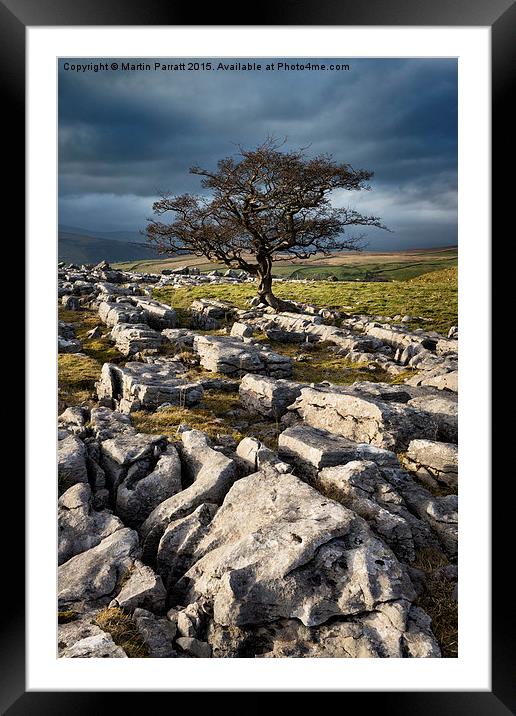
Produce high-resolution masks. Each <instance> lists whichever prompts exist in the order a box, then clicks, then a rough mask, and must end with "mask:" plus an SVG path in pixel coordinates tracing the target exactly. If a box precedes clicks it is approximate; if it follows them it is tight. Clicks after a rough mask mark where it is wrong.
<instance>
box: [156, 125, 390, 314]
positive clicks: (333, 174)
mask: <svg viewBox="0 0 516 716" xmlns="http://www.w3.org/2000/svg"><path fill="white" fill-rule="evenodd" d="M190 173H191V174H198V175H199V176H200V177H202V180H201V186H202V187H203V188H204V189H207V190H208V191H209V192H210V195H209V196H194V195H191V194H182V195H181V196H172V195H170V194H163V195H162V197H161V199H160V200H159V201H157V202H155V203H154V204H153V211H154V214H155V215H156V216H157V217H161V216H163V215H164V214H168V213H169V212H170V213H171V214H173V216H174V218H173V220H172V222H171V223H163V222H162V221H160V220H159V219H155V220H153V219H149V220H148V221H149V223H148V225H147V228H146V235H147V239H148V240H149V241H150V242H152V243H153V244H155V246H156V248H157V250H158V252H159V253H161V254H174V253H177V252H178V251H185V250H187V251H190V252H191V253H193V254H195V255H196V256H205V257H206V258H207V259H209V260H210V261H219V262H222V263H224V264H226V265H227V266H229V267H233V268H240V269H243V270H244V271H247V272H248V273H250V274H251V275H253V276H256V278H257V284H258V297H259V299H260V303H261V304H265V305H269V306H272V307H273V308H275V309H277V310H286V309H289V310H292V305H291V304H290V303H288V302H286V301H282V300H280V299H279V298H277V297H276V296H275V295H274V293H273V291H272V263H273V261H278V260H281V259H283V260H284V259H285V258H287V257H289V256H291V257H295V258H297V259H307V258H309V257H310V256H312V255H313V254H315V253H323V254H325V255H329V254H330V253H331V252H333V251H335V250H353V249H354V250H356V249H358V248H359V247H360V240H361V239H362V236H350V235H348V233H347V232H348V227H355V226H377V227H380V228H386V227H384V226H383V224H382V223H381V221H380V219H379V217H377V216H363V215H362V214H360V213H359V212H357V211H354V210H352V209H338V208H335V207H333V206H332V204H331V202H330V195H331V193H332V192H333V191H334V190H335V189H346V190H348V191H351V190H360V189H369V186H368V185H367V181H368V180H369V179H370V178H371V177H372V176H373V172H371V171H367V170H364V169H353V168H352V167H351V166H350V165H349V164H337V163H336V162H334V161H333V158H332V157H331V156H330V155H321V156H317V157H315V158H313V159H309V158H307V156H306V153H305V150H304V149H300V150H298V151H290V152H282V151H280V145H278V144H277V143H276V142H275V141H274V140H273V139H267V140H266V141H265V142H264V143H263V144H261V145H260V146H259V147H257V148H256V149H252V150H245V149H243V148H241V147H240V148H239V154H238V155H237V158H234V157H227V158H226V159H221V160H220V161H219V162H218V164H217V169H216V171H208V170H207V169H201V168H199V167H197V166H195V167H192V168H191V169H190Z"/></svg>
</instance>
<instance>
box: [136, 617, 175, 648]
mask: <svg viewBox="0 0 516 716" xmlns="http://www.w3.org/2000/svg"><path fill="white" fill-rule="evenodd" d="M133 619H134V621H135V622H136V625H137V627H138V631H139V632H140V634H141V636H142V638H143V641H144V642H145V644H146V646H147V648H148V650H149V656H150V657H151V658H152V659H167V658H171V657H175V656H177V654H176V652H175V650H174V647H173V646H172V639H173V638H174V634H175V628H174V626H173V625H172V624H171V623H170V622H169V621H168V620H167V619H166V618H161V619H160V618H158V617H156V616H155V615H154V614H152V612H150V611H148V610H146V609H141V608H137V609H135V610H134V613H133Z"/></svg>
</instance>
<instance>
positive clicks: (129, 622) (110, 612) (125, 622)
mask: <svg viewBox="0 0 516 716" xmlns="http://www.w3.org/2000/svg"><path fill="white" fill-rule="evenodd" d="M94 623H95V624H96V625H97V626H99V627H100V628H101V629H102V630H103V631H105V632H107V633H108V634H111V637H112V639H113V641H114V642H115V644H117V645H118V646H121V647H122V649H123V650H124V651H125V653H126V654H127V656H128V657H129V658H130V659H142V658H146V657H148V656H149V649H148V647H147V645H146V644H145V642H144V640H143V638H142V635H141V634H140V632H139V631H138V627H137V626H136V622H135V621H134V619H133V618H132V617H131V616H130V615H129V614H127V612H124V610H123V609H120V608H118V607H106V608H105V609H102V611H100V612H99V613H98V614H97V616H96V617H95V620H94Z"/></svg>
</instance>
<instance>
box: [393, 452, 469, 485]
mask: <svg viewBox="0 0 516 716" xmlns="http://www.w3.org/2000/svg"><path fill="white" fill-rule="evenodd" d="M458 457H459V455H458V448H457V446H456V445H453V444H451V443H439V442H434V441H432V440H412V442H411V443H410V444H409V446H408V450H407V453H406V460H405V465H406V466H407V467H408V468H409V469H411V470H413V471H414V472H415V473H416V474H417V475H418V476H419V477H421V478H422V479H423V480H424V479H427V480H428V479H429V481H430V484H431V485H432V486H436V485H437V483H443V484H444V485H446V486H448V487H451V488H456V487H457V479H458Z"/></svg>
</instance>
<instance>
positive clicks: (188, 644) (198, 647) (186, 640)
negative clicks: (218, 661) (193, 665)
mask: <svg viewBox="0 0 516 716" xmlns="http://www.w3.org/2000/svg"><path fill="white" fill-rule="evenodd" d="M176 644H177V645H178V646H180V647H181V649H183V651H186V653H187V654H190V655H191V656H194V657H196V658H197V659H209V658H210V657H211V647H210V645H209V644H207V643H206V642H205V641H199V640H198V639H193V638H192V637H187V636H182V637H179V639H176Z"/></svg>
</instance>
